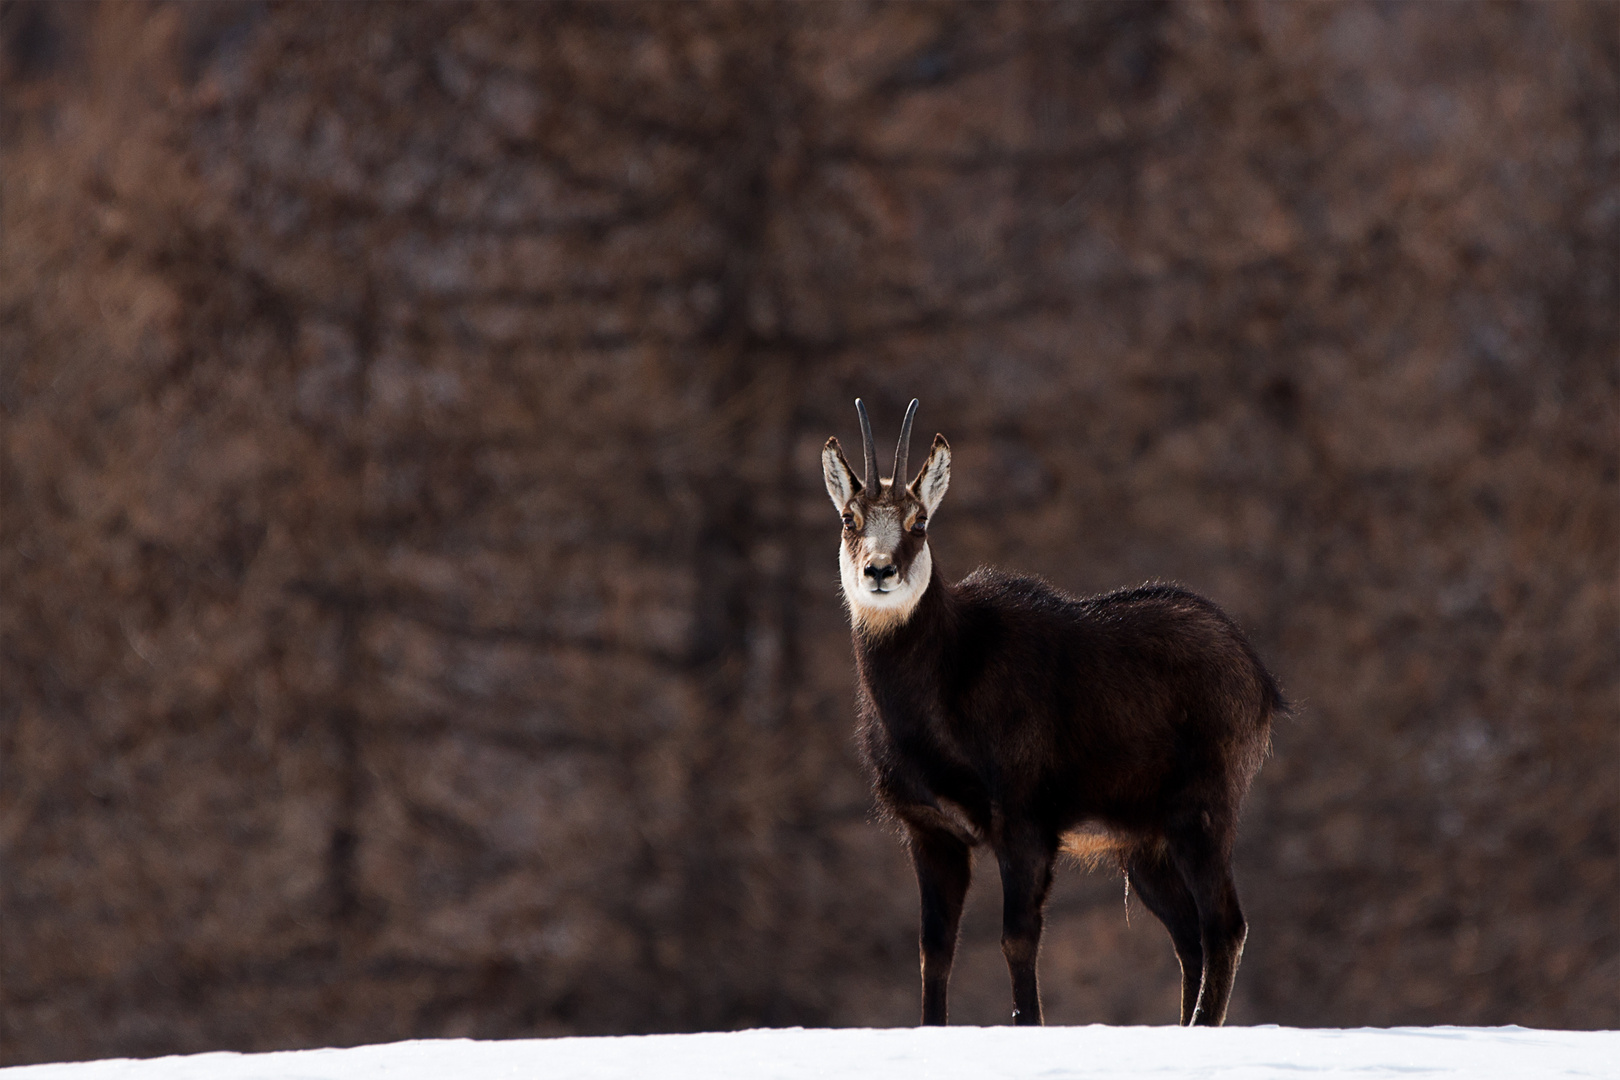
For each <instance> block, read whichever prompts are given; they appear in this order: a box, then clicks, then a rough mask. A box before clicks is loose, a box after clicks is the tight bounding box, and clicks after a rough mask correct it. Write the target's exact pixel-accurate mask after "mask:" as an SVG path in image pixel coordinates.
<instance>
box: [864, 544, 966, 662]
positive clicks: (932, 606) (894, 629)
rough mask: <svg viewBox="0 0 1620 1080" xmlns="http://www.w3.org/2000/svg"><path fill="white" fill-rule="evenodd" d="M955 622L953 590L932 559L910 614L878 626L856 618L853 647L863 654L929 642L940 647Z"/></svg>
mask: <svg viewBox="0 0 1620 1080" xmlns="http://www.w3.org/2000/svg"><path fill="white" fill-rule="evenodd" d="M955 624H956V599H955V593H954V590H953V589H952V588H951V586H950V585H949V584H948V583H947V582H946V580H945V575H944V574H942V573H941V572H940V569H939V564H938V562H935V563H933V564H932V566H931V567H930V569H929V577H928V587H927V588H926V589H924V590H923V594H922V596H921V597H919V598H918V600H917V605H916V607H914V608H913V609H912V611H911V615H910V617H909V618H907V619H906V620H905V621H904V622H901V623H897V624H893V625H888V626H882V627H880V628H877V627H874V626H873V625H871V624H869V623H863V622H861V621H860V620H856V621H855V623H854V625H853V629H852V636H853V637H854V640H855V649H856V651H857V652H858V653H860V654H861V655H862V656H865V657H875V656H880V655H894V654H897V653H905V652H912V651H915V650H916V649H918V648H926V647H929V646H933V647H936V648H938V647H942V646H943V644H944V642H945V641H946V640H947V639H948V638H949V636H950V634H951V633H952V631H953V629H954V627H955Z"/></svg>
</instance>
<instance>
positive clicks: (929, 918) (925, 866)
mask: <svg viewBox="0 0 1620 1080" xmlns="http://www.w3.org/2000/svg"><path fill="white" fill-rule="evenodd" d="M906 831H907V834H908V836H909V838H910V841H911V845H910V846H911V863H912V866H914V867H915V868H916V871H917V889H918V892H919V893H921V899H922V931H921V934H920V935H919V937H920V943H919V944H920V951H921V953H922V984H923V998H922V1022H923V1023H924V1024H940V1025H943V1024H944V1023H945V1013H946V1008H945V995H946V989H947V987H948V986H949V985H950V981H951V963H952V962H953V961H954V960H955V958H956V936H957V929H958V927H959V926H960V925H961V922H962V901H963V899H964V898H965V897H966V896H967V890H968V882H969V881H970V880H971V879H972V876H973V854H972V851H971V850H970V849H969V848H968V846H967V844H965V843H963V842H962V841H961V840H960V839H958V838H957V837H955V836H953V835H951V834H950V833H948V832H944V831H941V830H938V829H929V828H923V827H919V826H917V825H908V826H907V829H906Z"/></svg>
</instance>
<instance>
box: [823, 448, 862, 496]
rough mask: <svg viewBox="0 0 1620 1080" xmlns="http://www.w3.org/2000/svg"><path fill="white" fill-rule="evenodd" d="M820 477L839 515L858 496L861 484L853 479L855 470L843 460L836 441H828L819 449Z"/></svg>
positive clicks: (842, 450)
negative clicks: (825, 483)
mask: <svg viewBox="0 0 1620 1080" xmlns="http://www.w3.org/2000/svg"><path fill="white" fill-rule="evenodd" d="M821 477H822V479H824V480H826V481H827V495H828V496H829V497H830V498H831V499H832V501H833V505H834V506H836V507H837V508H838V510H839V512H840V513H842V512H843V510H844V507H846V506H848V505H849V500H851V499H853V498H854V497H855V496H856V495H858V494H860V491H861V482H860V481H859V480H857V479H855V470H854V469H851V468H850V467H849V462H848V461H846V460H845V459H844V448H843V447H841V446H839V445H838V440H837V439H828V440H827V445H826V446H824V447H822V449H821Z"/></svg>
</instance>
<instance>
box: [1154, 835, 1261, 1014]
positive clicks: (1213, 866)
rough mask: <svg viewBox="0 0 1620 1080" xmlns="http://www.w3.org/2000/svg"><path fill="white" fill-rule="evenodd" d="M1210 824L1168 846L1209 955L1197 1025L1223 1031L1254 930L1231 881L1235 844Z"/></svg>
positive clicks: (1182, 836) (1205, 963)
mask: <svg viewBox="0 0 1620 1080" xmlns="http://www.w3.org/2000/svg"><path fill="white" fill-rule="evenodd" d="M1226 835H1229V834H1223V833H1221V832H1220V831H1219V830H1217V829H1215V828H1213V827H1212V826H1211V825H1210V823H1209V822H1208V820H1207V819H1206V820H1205V821H1203V822H1202V823H1201V824H1200V826H1198V827H1193V828H1187V829H1183V830H1178V832H1177V833H1175V834H1172V835H1171V836H1170V837H1169V838H1168V840H1169V848H1170V860H1171V862H1172V863H1174V865H1175V868H1176V869H1177V870H1178V871H1179V872H1180V874H1181V879H1182V881H1183V882H1185V883H1186V887H1187V891H1188V893H1190V894H1191V895H1192V899H1193V903H1194V904H1195V905H1196V906H1197V908H1198V931H1199V943H1200V944H1201V945H1202V946H1203V950H1204V986H1203V990H1202V992H1201V993H1200V994H1199V996H1198V1008H1197V1010H1196V1011H1195V1012H1194V1014H1193V1019H1192V1023H1194V1024H1199V1025H1204V1026H1209V1027H1219V1026H1220V1025H1221V1024H1224V1023H1225V1022H1226V1007H1227V1005H1228V1004H1229V1003H1230V1001H1231V999H1232V983H1233V982H1234V981H1235V980H1236V979H1237V969H1238V962H1239V961H1240V960H1241V959H1242V958H1243V942H1244V940H1245V939H1246V938H1247V937H1248V934H1249V926H1248V923H1247V922H1245V921H1244V918H1243V909H1242V907H1241V906H1240V905H1239V904H1238V895H1237V885H1236V884H1235V883H1234V882H1233V880H1232V860H1231V843H1230V840H1229V839H1223V836H1226Z"/></svg>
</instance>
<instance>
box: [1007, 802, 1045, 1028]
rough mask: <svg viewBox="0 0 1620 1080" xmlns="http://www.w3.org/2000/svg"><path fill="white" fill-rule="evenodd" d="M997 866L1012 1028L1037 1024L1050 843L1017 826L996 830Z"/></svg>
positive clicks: (1026, 826) (1031, 830)
mask: <svg viewBox="0 0 1620 1080" xmlns="http://www.w3.org/2000/svg"><path fill="white" fill-rule="evenodd" d="M998 832H999V834H1000V835H999V836H998V837H997V844H996V857H997V859H998V860H999V861H1000V863H1001V953H1002V955H1003V956H1004V957H1006V959H1007V971H1008V973H1009V974H1010V975H1011V976H1012V988H1013V1023H1015V1024H1040V1023H1042V1020H1041V990H1040V983H1039V982H1038V980H1037V978H1036V975H1035V964H1036V961H1037V960H1038V959H1039V957H1040V952H1041V923H1042V918H1043V916H1042V909H1043V908H1044V907H1045V906H1046V893H1047V890H1048V889H1050V888H1051V887H1052V862H1053V860H1054V859H1055V858H1056V857H1057V844H1056V842H1055V840H1050V839H1048V838H1046V837H1044V836H1043V835H1042V834H1041V832H1040V830H1038V829H1036V828H1034V827H1033V826H1029V825H1024V824H1022V823H1020V824H1018V825H1016V826H1013V827H1011V828H1006V827H1004V828H1002V829H1000V830H998Z"/></svg>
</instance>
